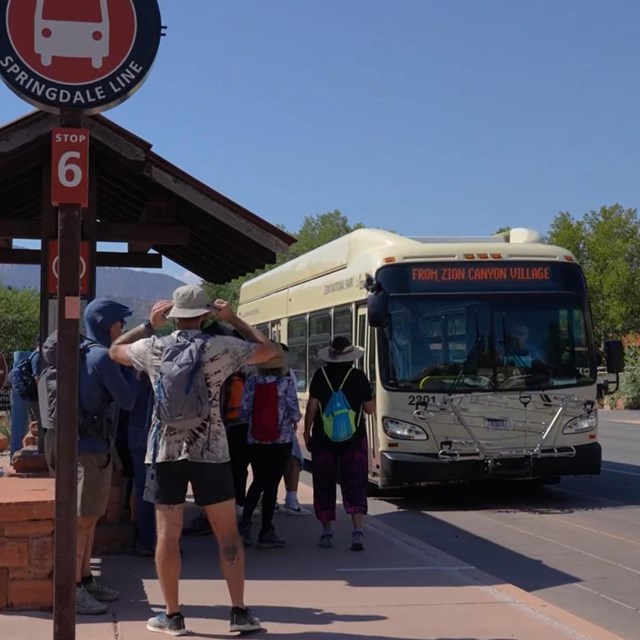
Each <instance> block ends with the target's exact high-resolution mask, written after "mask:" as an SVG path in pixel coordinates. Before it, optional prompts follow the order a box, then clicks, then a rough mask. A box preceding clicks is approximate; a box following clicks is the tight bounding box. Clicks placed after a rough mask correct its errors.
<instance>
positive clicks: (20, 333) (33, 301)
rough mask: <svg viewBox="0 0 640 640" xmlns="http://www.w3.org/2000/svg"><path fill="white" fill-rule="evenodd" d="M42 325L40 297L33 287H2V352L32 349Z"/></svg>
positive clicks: (0, 346) (0, 298) (9, 353)
mask: <svg viewBox="0 0 640 640" xmlns="http://www.w3.org/2000/svg"><path fill="white" fill-rule="evenodd" d="M39 327H40V297H39V295H38V293H37V291H34V290H33V289H9V288H5V287H0V353H2V354H3V355H5V356H11V355H12V354H13V352H14V351H30V350H31V349H32V348H33V345H34V342H35V341H36V338H37V337H38V332H39Z"/></svg>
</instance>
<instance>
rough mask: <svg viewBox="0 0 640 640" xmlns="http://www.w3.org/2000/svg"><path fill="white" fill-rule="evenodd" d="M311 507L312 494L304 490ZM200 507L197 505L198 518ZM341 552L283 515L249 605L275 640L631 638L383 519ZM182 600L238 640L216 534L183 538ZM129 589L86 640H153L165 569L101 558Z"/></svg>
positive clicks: (344, 526)
mask: <svg viewBox="0 0 640 640" xmlns="http://www.w3.org/2000/svg"><path fill="white" fill-rule="evenodd" d="M300 488H301V492H300V498H301V501H302V502H304V503H306V504H307V505H309V503H310V502H311V491H310V489H309V488H308V487H307V486H306V485H301V487H300ZM196 513H197V509H196V508H195V507H193V506H190V507H189V509H188V510H187V517H188V518H192V517H193V516H194V515H195V514H196ZM339 514H340V515H339V520H338V523H337V526H336V530H335V534H334V544H335V546H334V548H333V549H322V548H320V547H318V546H317V544H316V543H317V538H318V535H319V526H318V523H317V522H316V520H315V518H314V517H313V516H307V517H287V516H286V515H284V514H281V515H277V516H276V518H275V525H276V528H277V531H278V533H279V534H280V535H281V536H283V537H284V538H285V539H286V540H287V542H288V545H287V548H286V549H274V550H272V549H269V550H261V549H256V548H250V549H248V550H247V578H248V582H247V602H248V604H249V605H250V606H251V607H253V608H254V610H255V611H256V613H257V615H258V616H259V617H260V619H261V620H262V621H263V624H264V626H265V628H266V629H267V632H268V633H258V634H252V635H251V637H252V638H261V637H264V638H268V639H269V640H285V639H286V640H294V639H296V640H297V639H301V640H365V639H367V640H369V639H370V640H418V639H419V640H454V639H455V640H507V639H517V640H620V639H619V638H618V636H615V635H613V634H611V633H609V632H607V631H604V630H602V629H599V628H598V627H595V626H594V625H592V624H590V623H587V622H584V621H582V620H579V619H578V618H576V617H575V616H573V615H571V614H569V613H567V612H564V611H562V610H560V609H557V608H556V607H554V606H552V605H549V604H547V603H545V602H543V601H541V600H539V599H538V598H536V597H535V596H531V595H529V594H527V593H525V592H523V591H521V590H519V589H517V588H515V587H513V586H511V585H505V584H500V583H499V582H498V581H497V580H496V579H495V578H493V577H492V576H489V575H487V574H485V573H482V572H480V571H478V570H476V569H475V568H474V567H470V566H466V565H464V564H463V563H461V562H460V561H458V560H456V559H455V558H453V557H451V556H447V555H445V554H443V553H441V552H440V551H438V550H436V549H434V548H432V547H429V546H428V545H426V544H424V543H422V542H421V541H418V540H416V539H414V538H409V537H407V536H404V535H403V534H401V533H399V532H397V531H396V530H393V529H391V528H389V527H387V526H386V525H383V524H382V523H377V522H376V520H375V518H371V519H370V521H369V524H368V525H367V527H366V531H365V538H366V539H365V544H366V550H365V551H364V552H362V553H356V552H352V551H349V549H348V545H349V541H350V529H351V527H350V522H349V521H348V519H347V518H346V516H345V515H344V513H343V512H342V511H341V509H340V510H339ZM183 546H184V551H185V556H184V559H183V567H182V576H183V581H182V583H181V600H182V602H183V603H184V607H183V613H184V614H185V617H186V619H187V626H188V628H189V629H191V630H192V632H193V635H192V636H191V637H197V638H230V637H234V635H235V634H231V633H230V632H229V624H228V611H229V609H228V604H227V603H228V596H227V593H226V589H225V586H224V582H223V581H222V580H221V579H220V573H219V570H218V567H217V560H216V552H215V548H214V544H213V541H212V538H211V537H201V538H185V539H184V541H183ZM96 569H97V570H98V571H102V575H103V579H104V580H105V582H107V583H108V584H110V585H112V586H114V587H117V588H119V589H121V591H122V595H121V598H120V601H119V602H118V603H115V605H114V606H112V607H111V611H112V613H111V614H109V615H105V616H99V617H95V618H90V617H79V618H78V625H77V636H76V637H77V639H78V640H147V639H150V638H151V639H153V638H158V637H162V636H160V635H159V634H152V633H150V632H148V631H147V630H146V628H145V622H146V619H147V618H148V617H149V615H150V614H151V608H153V609H158V608H159V607H160V605H161V602H162V598H161V594H160V589H159V585H158V582H157V580H156V579H155V572H154V567H153V561H152V560H150V559H143V558H135V557H131V556H108V557H105V558H102V559H101V560H100V561H97V564H96ZM52 637H53V631H52V622H51V616H47V615H42V614H9V615H7V614H5V615H2V614H0V638H1V640H47V639H50V638H52Z"/></svg>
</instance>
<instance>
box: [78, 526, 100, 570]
mask: <svg viewBox="0 0 640 640" xmlns="http://www.w3.org/2000/svg"><path fill="white" fill-rule="evenodd" d="M86 519H87V520H88V519H89V518H86ZM97 526H98V519H97V518H95V519H93V524H92V525H91V529H90V531H89V537H88V541H87V546H86V548H85V550H84V557H83V559H82V566H81V568H80V572H81V577H83V578H88V577H89V576H90V575H91V555H92V553H93V542H94V540H95V538H96V527H97Z"/></svg>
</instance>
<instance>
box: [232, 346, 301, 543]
mask: <svg viewBox="0 0 640 640" xmlns="http://www.w3.org/2000/svg"><path fill="white" fill-rule="evenodd" d="M240 416H241V419H242V420H243V421H247V422H248V423H249V430H248V434H247V442H248V451H249V462H250V464H251V471H252V474H253V481H252V483H251V486H250V487H249V490H248V491H247V495H246V498H245V502H244V510H243V512H242V518H241V520H240V535H241V536H242V540H243V542H244V543H245V544H246V545H249V544H251V516H252V515H253V511H254V510H255V508H256V506H257V504H258V501H259V500H260V497H261V496H262V509H261V520H262V526H261V528H260V533H259V535H258V546H259V547H263V548H275V547H284V546H285V541H284V540H283V539H282V538H280V537H279V536H278V535H277V534H276V532H275V528H274V526H273V512H274V509H275V505H276V498H277V495H278V485H279V484H280V481H281V480H282V478H283V476H284V473H285V470H286V468H287V464H288V463H289V458H290V456H291V449H292V443H293V439H294V431H295V427H296V425H297V423H298V421H299V420H300V418H301V417H302V414H301V413H300V406H299V404H298V395H297V392H296V385H295V381H294V379H293V378H292V377H291V376H290V375H289V370H288V367H287V366H286V363H285V358H284V355H279V356H277V357H275V358H272V359H271V360H269V361H268V362H264V363H262V364H259V365H258V369H257V373H256V374H255V375H251V376H249V377H248V378H247V380H246V382H245V385H244V392H243V395H242V404H241V407H240Z"/></svg>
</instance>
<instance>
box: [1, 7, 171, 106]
mask: <svg viewBox="0 0 640 640" xmlns="http://www.w3.org/2000/svg"><path fill="white" fill-rule="evenodd" d="M161 29H162V27H161V20H160V9H159V8H158V2H157V0H0V77H2V79H3V80H4V82H5V83H6V84H7V85H8V86H9V87H10V88H11V89H12V90H13V91H14V92H15V93H17V94H18V95H19V96H20V97H21V98H23V99H24V100H26V101H27V102H30V103H31V104H33V105H34V106H36V107H39V108H40V109H44V110H46V111H50V112H52V113H59V112H60V110H62V109H71V110H78V111H83V112H84V113H87V114H92V113H99V112H100V111H106V110H107V109H110V108H111V107H114V106H116V105H117V104H120V103H121V102H123V101H124V100H126V99H127V98H128V97H129V96H130V95H131V94H132V93H133V92H134V91H135V90H136V89H137V88H138V87H139V86H140V85H141V84H142V82H143V81H144V80H145V78H146V77H147V74H148V73H149V71H150V70H151V66H152V65H153V61H154V60H155V57H156V54H157V52H158V46H159V44H160V35H161Z"/></svg>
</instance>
